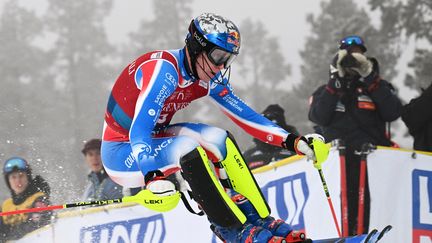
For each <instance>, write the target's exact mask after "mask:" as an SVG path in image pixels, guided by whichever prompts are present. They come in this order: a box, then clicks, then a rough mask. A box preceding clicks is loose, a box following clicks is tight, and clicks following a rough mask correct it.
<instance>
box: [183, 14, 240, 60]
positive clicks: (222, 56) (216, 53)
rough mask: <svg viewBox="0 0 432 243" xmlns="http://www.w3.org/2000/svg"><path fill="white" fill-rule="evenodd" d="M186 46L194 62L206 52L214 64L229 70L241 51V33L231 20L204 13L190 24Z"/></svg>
mask: <svg viewBox="0 0 432 243" xmlns="http://www.w3.org/2000/svg"><path fill="white" fill-rule="evenodd" d="M186 45H187V47H188V49H189V54H190V56H191V58H192V60H195V58H196V56H197V55H198V54H200V53H201V52H203V51H205V52H206V53H207V56H208V58H209V59H210V61H212V62H213V64H215V65H217V66H219V65H222V64H223V65H224V67H225V68H228V67H229V66H230V65H231V63H232V61H233V60H234V59H235V57H236V56H237V55H238V54H239V51H240V31H239V30H238V28H237V26H236V25H235V24H234V23H233V22H232V21H231V20H228V19H226V18H224V17H222V16H220V15H217V14H213V13H203V14H201V15H200V16H198V17H196V18H195V19H193V20H192V22H191V23H190V25H189V33H188V35H187V37H186Z"/></svg>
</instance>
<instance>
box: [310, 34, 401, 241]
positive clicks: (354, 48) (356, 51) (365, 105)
mask: <svg viewBox="0 0 432 243" xmlns="http://www.w3.org/2000/svg"><path fill="white" fill-rule="evenodd" d="M366 50H367V49H366V46H365V44H364V41H363V39H362V38H361V37H359V36H347V37H345V38H343V39H342V40H341V41H340V42H339V50H338V52H337V54H336V56H335V57H334V58H333V61H332V63H331V65H330V79H329V81H328V82H327V84H326V85H323V86H321V87H319V88H318V89H317V90H316V91H315V92H314V93H313V95H312V97H311V102H310V110H309V119H310V120H311V121H312V122H314V123H316V124H318V125H319V126H320V127H321V129H322V132H323V135H324V137H325V139H326V141H332V140H334V139H342V140H343V141H344V142H345V144H346V145H347V147H346V178H348V179H347V198H348V217H349V234H350V235H354V234H356V233H358V232H356V229H357V218H356V217H357V214H358V212H357V206H358V190H359V167H360V163H359V161H360V156H358V155H356V154H355V151H356V150H357V151H359V150H360V149H361V147H362V145H363V144H365V143H371V144H374V145H383V146H391V145H392V142H391V141H390V139H389V138H388V136H387V134H386V129H385V127H386V122H391V121H394V120H396V119H397V118H398V117H399V116H400V113H401V108H402V105H401V102H400V100H399V98H398V97H397V96H396V94H395V90H394V88H393V86H392V85H391V84H390V83H389V82H387V81H385V80H383V79H382V78H381V77H380V74H379V65H378V61H377V60H376V59H375V58H372V57H366V56H365V55H364V53H365V52H366ZM367 184H368V183H367V177H366V186H365V187H366V188H365V199H364V200H365V206H364V209H365V214H364V222H365V223H364V225H363V226H360V227H361V228H363V232H367V231H368V223H369V222H368V221H369V190H368V185H367Z"/></svg>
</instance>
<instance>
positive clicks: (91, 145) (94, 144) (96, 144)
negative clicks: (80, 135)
mask: <svg viewBox="0 0 432 243" xmlns="http://www.w3.org/2000/svg"><path fill="white" fill-rule="evenodd" d="M101 144H102V140H100V139H99V138H94V139H91V140H89V141H87V142H86V143H85V144H84V148H83V149H82V150H81V152H82V153H83V154H84V155H85V154H86V153H87V152H88V151H89V150H92V149H96V150H100V149H101Z"/></svg>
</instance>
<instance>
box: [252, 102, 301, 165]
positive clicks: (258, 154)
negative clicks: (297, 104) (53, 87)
mask: <svg viewBox="0 0 432 243" xmlns="http://www.w3.org/2000/svg"><path fill="white" fill-rule="evenodd" d="M284 112H285V111H284V109H283V108H282V107H280V106H279V105H277V104H273V105H269V106H267V108H265V109H264V111H263V112H262V115H263V116H264V117H266V118H267V119H269V120H270V121H272V122H274V123H276V124H277V125H278V126H280V127H282V128H283V129H285V130H286V131H288V132H289V133H293V134H299V133H298V131H297V129H296V128H295V127H294V126H290V125H288V124H287V123H286V120H285V115H284ZM253 141H254V143H255V146H254V147H252V148H249V149H248V150H246V151H245V152H244V157H245V160H246V163H247V164H248V166H249V168H250V169H255V168H258V167H260V166H263V165H266V164H269V163H270V162H273V161H278V160H281V159H284V158H287V157H290V156H292V155H295V154H296V153H295V152H292V151H289V150H287V149H284V148H281V147H276V146H273V145H270V144H268V143H265V142H262V141H261V140H259V139H256V138H254V139H253Z"/></svg>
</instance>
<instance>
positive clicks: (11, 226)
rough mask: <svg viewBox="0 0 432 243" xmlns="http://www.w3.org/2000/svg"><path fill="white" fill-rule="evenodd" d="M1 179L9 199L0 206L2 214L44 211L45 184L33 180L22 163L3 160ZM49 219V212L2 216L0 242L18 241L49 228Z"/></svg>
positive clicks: (40, 179) (11, 159) (27, 167)
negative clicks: (35, 231)
mask: <svg viewBox="0 0 432 243" xmlns="http://www.w3.org/2000/svg"><path fill="white" fill-rule="evenodd" d="M3 175H4V178H5V182H6V185H7V187H8V188H9V190H10V192H11V198H8V199H6V200H5V201H4V202H3V204H2V208H1V210H2V211H4V212H8V211H15V210H22V209H27V208H37V207H46V206H48V205H49V204H50V202H49V195H50V187H49V185H48V183H47V182H46V181H45V180H44V179H43V178H42V177H41V176H39V175H37V176H36V177H34V178H33V175H32V170H31V168H30V165H29V164H28V163H27V161H26V160H25V159H23V158H20V157H12V158H10V159H8V160H6V162H5V164H4V166H3ZM50 218H51V212H50V211H45V212H35V213H27V214H15V215H8V216H2V217H0V233H1V235H0V242H2V240H16V239H19V238H21V237H23V236H24V235H25V234H27V233H29V232H31V231H33V230H35V229H38V228H40V227H42V226H44V225H47V224H49V222H50Z"/></svg>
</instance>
